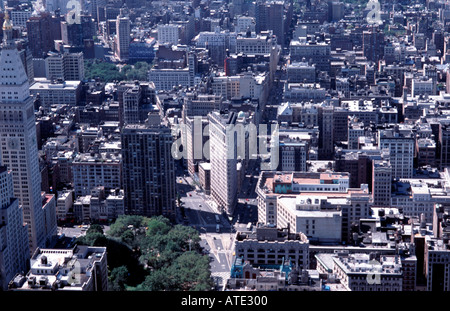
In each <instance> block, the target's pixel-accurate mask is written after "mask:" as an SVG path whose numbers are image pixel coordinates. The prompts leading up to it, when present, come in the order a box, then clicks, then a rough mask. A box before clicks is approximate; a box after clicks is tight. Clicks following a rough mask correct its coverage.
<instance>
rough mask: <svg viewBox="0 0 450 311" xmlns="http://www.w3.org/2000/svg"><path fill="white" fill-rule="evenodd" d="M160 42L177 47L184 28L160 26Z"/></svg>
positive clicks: (169, 25) (171, 25)
mask: <svg viewBox="0 0 450 311" xmlns="http://www.w3.org/2000/svg"><path fill="white" fill-rule="evenodd" d="M157 31H158V42H159V43H160V44H166V43H171V44H173V45H177V44H178V43H179V42H180V39H181V35H182V31H184V28H183V27H182V26H181V25H177V24H167V25H158V29H157Z"/></svg>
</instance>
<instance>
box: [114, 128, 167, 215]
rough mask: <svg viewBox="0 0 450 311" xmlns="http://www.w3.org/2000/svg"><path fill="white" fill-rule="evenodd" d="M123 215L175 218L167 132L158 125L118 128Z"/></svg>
mask: <svg viewBox="0 0 450 311" xmlns="http://www.w3.org/2000/svg"><path fill="white" fill-rule="evenodd" d="M121 139H122V160H123V187H124V195H125V214H129V215H143V216H147V217H151V216H157V215H162V216H165V217H167V218H169V219H172V220H173V219H175V216H176V209H175V186H176V178H175V162H174V158H173V157H172V154H171V148H172V144H173V138H172V134H171V130H170V129H169V128H167V127H165V126H162V125H160V124H159V123H158V124H155V123H153V124H151V123H150V122H148V123H147V124H128V125H125V126H124V128H123V129H122V134H121Z"/></svg>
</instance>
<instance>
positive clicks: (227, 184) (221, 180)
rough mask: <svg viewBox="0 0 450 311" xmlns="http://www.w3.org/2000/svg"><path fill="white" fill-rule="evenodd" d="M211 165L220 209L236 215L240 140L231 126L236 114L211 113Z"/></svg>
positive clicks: (215, 193)
mask: <svg viewBox="0 0 450 311" xmlns="http://www.w3.org/2000/svg"><path fill="white" fill-rule="evenodd" d="M208 119H209V137H210V141H209V144H210V163H211V195H212V198H213V200H214V202H215V203H216V204H217V205H218V207H219V209H220V210H223V211H225V212H226V213H228V214H230V215H231V214H233V211H234V208H235V206H236V203H237V180H238V179H237V168H236V165H237V163H238V161H237V154H236V152H237V148H236V147H237V140H238V139H239V138H237V139H234V133H235V132H234V131H233V130H232V126H233V125H235V124H236V119H237V114H236V113H234V112H230V113H228V114H221V113H219V112H218V111H213V112H211V113H209V114H208Z"/></svg>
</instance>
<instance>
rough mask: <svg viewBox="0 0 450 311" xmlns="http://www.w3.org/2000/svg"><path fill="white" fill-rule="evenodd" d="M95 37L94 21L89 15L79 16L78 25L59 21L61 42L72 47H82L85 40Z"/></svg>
mask: <svg viewBox="0 0 450 311" xmlns="http://www.w3.org/2000/svg"><path fill="white" fill-rule="evenodd" d="M95 35H96V32H95V23H94V19H93V18H92V17H91V16H90V15H83V14H81V15H80V23H79V24H78V23H71V24H69V23H67V21H61V40H62V42H63V44H66V45H70V46H72V47H78V48H79V47H83V46H84V42H85V40H89V39H92V37H93V36H95Z"/></svg>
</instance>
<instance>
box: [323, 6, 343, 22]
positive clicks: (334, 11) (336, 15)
mask: <svg viewBox="0 0 450 311" xmlns="http://www.w3.org/2000/svg"><path fill="white" fill-rule="evenodd" d="M327 4H328V21H329V22H338V21H340V20H341V18H343V17H344V10H345V6H344V3H342V2H339V1H328V3H327Z"/></svg>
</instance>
